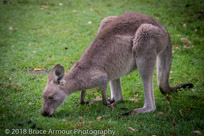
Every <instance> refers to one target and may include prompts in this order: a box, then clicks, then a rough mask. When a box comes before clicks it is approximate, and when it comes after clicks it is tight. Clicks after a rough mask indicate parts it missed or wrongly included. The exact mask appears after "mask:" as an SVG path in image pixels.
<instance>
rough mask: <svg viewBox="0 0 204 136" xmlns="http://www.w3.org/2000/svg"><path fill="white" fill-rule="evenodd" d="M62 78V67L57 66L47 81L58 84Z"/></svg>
mask: <svg viewBox="0 0 204 136" xmlns="http://www.w3.org/2000/svg"><path fill="white" fill-rule="evenodd" d="M63 77H64V67H63V66H61V65H60V64H57V65H56V66H55V67H54V68H53V69H52V71H51V73H50V76H49V80H54V82H55V83H57V84H59V83H60V81H61V80H62V79H63Z"/></svg>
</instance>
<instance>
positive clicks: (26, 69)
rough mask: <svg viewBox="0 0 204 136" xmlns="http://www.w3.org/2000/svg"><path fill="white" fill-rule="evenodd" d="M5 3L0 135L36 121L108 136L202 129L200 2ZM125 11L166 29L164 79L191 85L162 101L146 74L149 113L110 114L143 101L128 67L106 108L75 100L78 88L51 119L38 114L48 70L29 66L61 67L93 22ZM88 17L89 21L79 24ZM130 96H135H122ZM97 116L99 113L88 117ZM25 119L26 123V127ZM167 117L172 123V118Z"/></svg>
mask: <svg viewBox="0 0 204 136" xmlns="http://www.w3.org/2000/svg"><path fill="white" fill-rule="evenodd" d="M7 1H9V2H8V3H7V4H3V1H1V3H0V105H1V106H0V135H5V129H10V130H11V131H13V130H12V129H14V130H15V132H16V133H18V134H19V135H20V134H21V132H17V131H18V130H19V131H20V129H26V130H29V128H31V126H32V124H36V127H35V129H34V130H36V131H37V130H38V129H42V130H47V131H49V129H52V130H58V129H60V130H74V129H80V130H107V129H110V130H115V132H116V135H140V136H143V135H148V136H151V135H157V136H165V135H178V136H184V135H185V136H187V135H195V134H192V133H191V132H192V131H194V130H198V131H200V132H201V133H202V134H203V133H204V131H203V130H204V92H203V91H204V54H203V52H204V46H203V45H204V37H203V36H204V23H203V21H204V15H203V14H204V2H203V1H202V0H197V1H190V0H179V1H177V0H168V1H167V0H166V1H163V0H151V1H150V0H137V1H136V0H135V1H131V0H116V1H110V0H103V1H102V0H101V1H95V0H76V1H74V0H73V1H71V0H67V1H65V0H60V1H54V0H53V1H51V0H47V1H43V0H7ZM59 3H63V5H62V6H60V5H59ZM90 6H92V7H93V11H91V10H90V9H91V8H90ZM126 11H136V12H141V13H144V14H149V15H151V16H153V17H154V18H156V19H157V20H159V21H160V22H161V23H162V24H163V25H164V26H165V27H166V28H167V30H168V31H169V33H170V35H171V38H172V44H173V47H174V49H173V50H174V53H173V62H172V69H171V71H173V72H172V73H171V75H170V83H171V85H177V84H180V83H183V82H192V83H193V84H194V88H193V89H191V90H188V89H185V90H181V91H179V92H178V93H173V94H171V95H170V96H169V97H171V100H170V102H169V101H167V99H166V98H165V96H163V95H162V94H161V93H160V91H159V89H158V87H157V84H156V78H154V90H155V99H156V105H157V110H156V111H155V112H151V113H145V114H140V115H135V116H128V117H120V116H118V115H120V114H122V113H125V112H127V111H129V110H131V109H134V108H138V107H142V106H143V103H144V93H143V86H142V81H141V78H140V77H139V74H138V71H135V72H133V73H131V74H130V75H128V76H126V77H123V78H122V88H123V94H124V99H125V101H124V102H122V103H117V104H116V106H115V109H114V110H112V109H111V108H110V107H106V106H103V105H102V103H95V104H93V105H90V106H85V105H78V104H77V102H78V100H79V97H80V93H79V92H77V93H73V94H72V95H71V96H69V98H68V99H67V100H66V101H65V103H64V104H63V105H61V106H60V107H59V108H58V109H57V110H56V111H55V115H54V116H53V117H50V118H49V117H43V116H41V114H40V113H41V106H42V102H43V100H42V96H41V94H42V91H43V89H44V87H45V85H46V81H47V77H48V75H47V74H33V73H31V71H33V70H34V68H41V69H42V70H43V71H50V70H51V69H52V68H53V67H54V66H55V65H56V64H58V63H60V64H61V65H63V66H64V67H65V68H66V71H69V69H70V68H71V66H72V65H73V64H74V63H75V62H76V61H77V60H78V59H79V58H80V57H81V55H82V53H83V52H84V51H85V49H86V48H87V47H88V46H89V44H90V43H91V41H92V40H93V39H94V37H95V36H96V34H97V30H98V27H99V24H100V21H101V20H102V19H103V18H105V17H107V16H113V15H115V16H117V15H121V14H123V13H124V12H126ZM88 21H92V24H87V23H88ZM183 24H186V27H184V26H183ZM9 27H10V29H12V30H9ZM11 27H12V28H11ZM181 38H187V39H189V40H190V41H191V42H192V45H187V44H185V43H183V42H181V40H180V39H181ZM185 46H190V48H189V49H188V48H184V47H185ZM65 47H66V48H67V50H65ZM175 47H178V49H175ZM154 77H156V73H155V75H154ZM134 95H136V96H137V99H138V101H137V102H132V101H128V100H129V99H130V98H133V96H134ZM96 96H101V94H100V92H99V91H98V90H97V89H93V90H89V91H87V96H86V100H88V99H93V98H95V97H96ZM108 96H110V90H109V89H108ZM125 109H128V110H125ZM179 110H180V111H181V112H182V114H183V115H181V114H180V112H179ZM158 112H163V114H158ZM103 115H107V116H105V117H103V118H102V119H101V120H96V118H97V117H98V116H103ZM28 120H31V121H32V122H31V123H30V124H28V123H27V121H28ZM174 121H175V122H176V124H175V123H172V122H174ZM19 123H20V124H19ZM173 124H174V125H173ZM128 127H132V128H134V129H135V131H131V130H130V129H129V128H128ZM10 134H11V133H10ZM27 134H28V133H27Z"/></svg>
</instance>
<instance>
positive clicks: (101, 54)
mask: <svg viewBox="0 0 204 136" xmlns="http://www.w3.org/2000/svg"><path fill="white" fill-rule="evenodd" d="M171 59H172V47H171V40H170V37H169V34H168V32H167V30H166V29H165V28H164V27H163V26H162V25H161V24H160V23H159V22H158V21H157V20H155V19H153V18H152V17H150V16H148V15H144V14H140V13H136V12H127V13H125V14H123V15H122V16H110V17H107V18H105V19H103V20H102V21H101V25H100V27H99V30H98V34H97V35H96V37H95V39H94V40H93V42H92V43H91V44H90V46H89V47H88V49H87V50H86V51H85V52H84V54H83V55H82V57H81V59H80V60H79V61H77V63H76V64H75V65H74V66H73V67H72V68H71V70H70V71H69V72H68V73H66V74H65V72H64V67H62V66H61V65H59V64H58V65H56V66H55V67H54V68H53V70H52V71H51V73H50V75H49V78H48V81H47V85H46V87H45V90H44V91H43V107H42V115H44V116H50V115H52V114H53V113H54V110H55V109H56V108H57V107H58V106H59V105H60V104H61V103H63V101H64V100H65V99H66V98H67V96H69V95H70V94H71V93H73V92H76V91H78V90H81V100H80V102H81V103H84V98H85V90H86V89H91V88H96V87H98V88H100V90H101V93H102V100H103V104H104V105H108V104H109V101H107V98H106V91H107V84H108V82H109V81H110V88H111V99H112V100H114V101H116V102H118V101H122V100H123V95H122V90H121V84H120V77H122V76H125V75H127V74H129V73H130V72H132V71H133V70H135V69H138V71H139V73H140V76H141V78H142V81H143V85H144V96H145V103H144V107H142V108H139V109H134V110H132V111H130V112H129V113H131V114H138V113H144V112H150V111H154V110H155V109H156V105H155V99H154V91H153V71H154V67H155V64H157V83H158V86H159V88H160V90H161V92H162V93H163V94H168V93H171V92H173V91H176V90H177V89H180V88H186V87H189V88H191V87H193V85H192V84H191V83H188V84H182V85H178V86H175V87H172V86H170V85H169V82H168V79H169V71H170V67H171ZM156 62H157V63H156Z"/></svg>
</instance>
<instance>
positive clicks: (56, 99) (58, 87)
mask: <svg viewBox="0 0 204 136" xmlns="http://www.w3.org/2000/svg"><path fill="white" fill-rule="evenodd" d="M63 77H64V67H62V66H61V65H60V64H57V65H56V66H55V67H54V68H53V69H52V71H51V73H50V75H49V77H48V81H47V85H46V87H45V89H44V91H43V94H42V96H43V106H42V115H43V116H51V115H52V114H53V113H54V110H55V109H56V108H57V107H58V106H59V105H60V104H62V103H63V101H64V100H65V99H66V97H67V94H66V93H65V91H64V84H63Z"/></svg>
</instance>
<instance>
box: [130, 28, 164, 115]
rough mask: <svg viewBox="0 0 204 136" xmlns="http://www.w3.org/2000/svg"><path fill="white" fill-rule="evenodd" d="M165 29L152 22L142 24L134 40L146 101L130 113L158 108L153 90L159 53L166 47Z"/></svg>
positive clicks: (134, 50)
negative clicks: (154, 73) (163, 38)
mask: <svg viewBox="0 0 204 136" xmlns="http://www.w3.org/2000/svg"><path fill="white" fill-rule="evenodd" d="M163 32H164V31H163V30H162V29H161V28H159V27H157V26H154V25H151V24H143V25H141V26H140V27H139V28H138V30H137V32H136V34H135V38H134V41H133V52H134V54H135V60H136V64H137V68H138V71H139V74H140V76H141V78H142V82H143V86H144V96H145V102H144V106H143V107H142V108H138V109H134V110H132V111H130V112H129V113H128V114H139V113H145V112H150V111H154V110H155V109H156V105H155V98H154V90H153V72H154V68H155V64H156V58H157V55H158V53H159V52H160V51H161V50H162V49H163V48H164V47H165V46H164V45H163V43H162V42H164V41H162V42H161V40H162V37H163Z"/></svg>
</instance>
